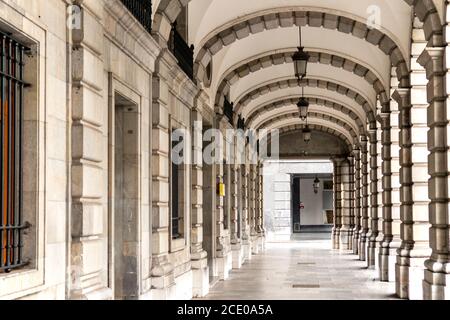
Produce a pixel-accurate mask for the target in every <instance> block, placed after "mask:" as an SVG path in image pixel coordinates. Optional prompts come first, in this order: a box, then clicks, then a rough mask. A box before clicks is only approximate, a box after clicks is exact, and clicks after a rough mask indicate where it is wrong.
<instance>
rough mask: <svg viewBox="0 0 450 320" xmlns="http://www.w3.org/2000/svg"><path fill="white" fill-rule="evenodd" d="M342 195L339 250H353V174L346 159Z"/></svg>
mask: <svg viewBox="0 0 450 320" xmlns="http://www.w3.org/2000/svg"><path fill="white" fill-rule="evenodd" d="M339 168H340V174H339V176H340V178H341V186H342V189H341V195H342V220H341V221H342V223H341V227H340V233H339V235H340V237H339V239H340V240H339V241H340V243H339V249H341V250H352V230H353V226H352V219H353V217H352V211H353V210H352V203H353V202H352V191H351V190H352V189H351V188H352V178H351V176H352V174H351V163H350V161H349V160H348V159H345V160H343V161H342V162H341V164H340V167H339Z"/></svg>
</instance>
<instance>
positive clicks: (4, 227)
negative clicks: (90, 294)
mask: <svg viewBox="0 0 450 320" xmlns="http://www.w3.org/2000/svg"><path fill="white" fill-rule="evenodd" d="M0 42H1V44H0V89H1V90H0V140H1V148H0V149H1V150H0V161H1V162H0V164H1V170H0V187H1V190H0V195H1V199H0V250H1V254H0V273H4V272H10V271H12V270H13V269H16V268H19V267H22V266H24V265H25V262H24V261H23V259H22V249H23V243H22V240H23V239H22V236H23V230H24V229H25V224H24V222H23V219H22V173H21V171H22V168H21V164H22V154H21V146H22V118H23V100H24V99H23V93H24V87H25V83H24V81H23V75H24V63H23V61H24V52H25V50H26V48H25V47H24V46H23V45H21V44H20V43H18V42H16V41H15V40H13V39H11V38H10V37H8V36H7V35H5V34H2V33H0Z"/></svg>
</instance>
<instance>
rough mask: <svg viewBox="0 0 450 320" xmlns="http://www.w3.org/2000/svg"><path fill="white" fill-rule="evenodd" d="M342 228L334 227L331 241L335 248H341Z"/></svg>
mask: <svg viewBox="0 0 450 320" xmlns="http://www.w3.org/2000/svg"><path fill="white" fill-rule="evenodd" d="M340 233H341V232H340V228H337V227H334V228H333V230H332V233H331V241H332V244H331V245H332V248H333V250H339V243H340Z"/></svg>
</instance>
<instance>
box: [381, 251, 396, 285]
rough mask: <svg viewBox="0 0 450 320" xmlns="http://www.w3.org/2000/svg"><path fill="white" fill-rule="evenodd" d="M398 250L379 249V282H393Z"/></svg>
mask: <svg viewBox="0 0 450 320" xmlns="http://www.w3.org/2000/svg"><path fill="white" fill-rule="evenodd" d="M397 249H398V248H381V249H380V250H379V256H378V261H379V262H378V264H379V266H380V268H379V276H380V281H382V282H394V281H395V263H396V261H397Z"/></svg>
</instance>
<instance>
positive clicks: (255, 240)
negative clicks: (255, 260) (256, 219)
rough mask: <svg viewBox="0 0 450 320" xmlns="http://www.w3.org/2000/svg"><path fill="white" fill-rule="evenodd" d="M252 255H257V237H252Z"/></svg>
mask: <svg viewBox="0 0 450 320" xmlns="http://www.w3.org/2000/svg"><path fill="white" fill-rule="evenodd" d="M251 243H252V254H259V246H258V235H256V234H255V235H252V241H251Z"/></svg>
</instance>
